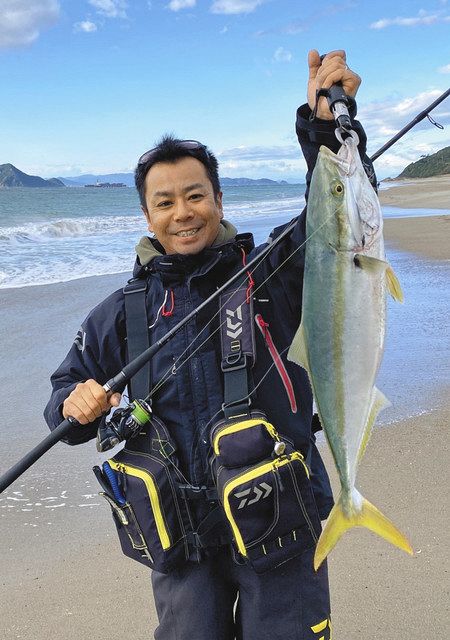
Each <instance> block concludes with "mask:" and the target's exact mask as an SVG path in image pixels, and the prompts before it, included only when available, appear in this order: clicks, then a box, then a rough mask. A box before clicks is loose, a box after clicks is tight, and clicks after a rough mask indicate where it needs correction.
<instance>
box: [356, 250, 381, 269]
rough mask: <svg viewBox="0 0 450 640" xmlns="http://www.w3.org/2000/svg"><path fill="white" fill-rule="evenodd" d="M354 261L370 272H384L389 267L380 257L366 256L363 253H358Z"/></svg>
mask: <svg viewBox="0 0 450 640" xmlns="http://www.w3.org/2000/svg"><path fill="white" fill-rule="evenodd" d="M354 263H355V264H356V266H357V267H359V268H360V269H364V271H368V272H369V273H384V272H385V271H386V269H387V268H388V267H389V265H388V263H387V262H385V261H384V260H380V259H379V258H373V257H372V256H366V255H364V254H363V253H356V254H355V258H354Z"/></svg>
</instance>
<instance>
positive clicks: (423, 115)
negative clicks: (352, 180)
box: [370, 89, 450, 162]
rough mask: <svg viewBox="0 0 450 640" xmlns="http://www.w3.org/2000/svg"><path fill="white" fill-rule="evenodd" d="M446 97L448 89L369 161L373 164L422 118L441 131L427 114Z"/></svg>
mask: <svg viewBox="0 0 450 640" xmlns="http://www.w3.org/2000/svg"><path fill="white" fill-rule="evenodd" d="M448 96H450V89H447V91H444V93H443V94H442V95H440V96H439V98H436V100H435V101H434V102H432V103H431V104H430V106H429V107H427V108H426V109H424V110H423V111H421V112H420V113H419V114H417V116H416V117H415V118H413V120H411V122H409V123H408V124H407V125H406V126H405V127H403V129H401V130H400V131H399V132H398V133H396V134H395V136H394V137H392V138H391V139H390V140H388V142H386V144H384V145H383V146H382V147H381V148H380V149H378V151H376V152H375V153H374V154H373V156H371V157H370V159H371V161H372V162H374V160H376V159H377V158H379V157H380V156H381V154H382V153H384V152H385V151H386V150H387V149H389V147H392V145H393V144H395V143H396V142H397V140H400V138H402V137H403V136H404V135H405V133H407V132H408V131H409V130H410V129H412V128H413V127H414V126H415V125H416V124H417V123H418V122H420V121H421V120H423V119H424V118H428V120H429V121H430V122H431V124H434V126H435V127H437V128H438V129H443V128H444V127H443V126H442V125H441V124H439V123H438V122H436V121H435V120H433V118H431V116H430V115H429V114H430V111H432V110H433V109H434V108H435V107H437V106H438V104H440V103H441V102H442V101H443V100H445V98H448Z"/></svg>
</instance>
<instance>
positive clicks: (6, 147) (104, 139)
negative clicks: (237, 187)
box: [0, 0, 450, 181]
mask: <svg viewBox="0 0 450 640" xmlns="http://www.w3.org/2000/svg"><path fill="white" fill-rule="evenodd" d="M310 48H317V49H318V50H319V51H320V52H321V53H323V52H326V51H330V50H332V49H336V48H344V49H345V50H346V51H347V59H348V63H349V65H350V66H351V67H352V68H353V69H355V70H356V71H357V72H358V73H359V74H360V75H361V77H362V78H363V84H362V86H361V88H360V91H359V94H358V105H359V114H360V119H361V121H362V122H363V125H364V126H365V128H366V130H367V133H368V136H369V151H372V152H374V151H375V150H376V149H377V148H378V147H379V146H381V144H383V143H384V142H385V141H386V140H387V139H388V138H389V137H390V136H391V135H393V133H395V132H396V131H397V130H398V129H399V128H401V127H402V126H403V125H404V124H406V123H407V122H408V121H409V120H411V119H412V118H413V117H414V116H415V115H416V114H417V113H418V112H419V111H421V110H422V109H423V108H424V107H425V106H427V105H428V104H429V103H430V102H432V101H433V100H434V99H435V98H436V97H437V96H438V95H439V94H440V93H442V92H443V91H444V90H445V89H447V88H448V86H449V85H450V1H449V0H430V1H416V0H404V1H400V2H395V1H394V2H393V1H392V0H390V1H387V0H379V1H377V2H364V1H361V0H359V1H358V0H343V1H341V2H340V1H339V0H337V2H333V3H327V2H323V3H311V2H310V3H307V2H304V1H303V0H299V1H292V0H291V1H288V0H152V1H151V2H150V1H147V0H1V1H0V84H1V86H2V90H3V91H2V93H3V99H2V104H1V107H0V114H1V117H0V139H1V147H0V164H1V163H4V162H12V163H13V164H14V165H16V166H17V167H19V168H20V169H22V170H23V171H26V172H27V173H32V174H37V175H42V176H44V177H52V176H57V175H61V176H70V175H79V174H81V173H110V172H119V171H132V170H133V168H134V165H135V162H136V160H137V158H138V156H139V155H140V154H141V153H142V152H144V151H145V150H146V149H148V148H150V147H152V146H153V144H154V142H155V140H157V139H158V138H159V137H160V136H161V134H162V133H164V132H167V131H171V132H174V133H175V134H177V135H178V136H180V137H183V138H194V139H199V140H201V141H203V142H205V143H207V144H208V145H209V146H210V147H211V148H212V150H213V151H215V152H216V153H217V155H218V158H219V161H220V164H221V175H222V176H229V177H238V176H247V177H270V178H275V179H287V180H289V181H298V180H303V178H304V173H305V163H304V161H303V159H302V158H301V155H300V151H299V148H298V145H297V141H296V137H295V130H294V121H295V111H296V108H297V106H299V105H300V104H301V103H303V102H304V101H305V92H306V82H307V75H308V73H307V63H306V59H307V53H308V50H309V49H310ZM433 116H434V117H435V118H436V119H437V120H438V121H439V122H441V123H443V124H446V125H447V126H446V128H445V130H444V131H439V130H438V129H436V128H435V127H433V126H432V125H430V124H429V123H428V121H425V123H426V124H422V125H419V126H418V127H417V128H416V129H414V130H413V131H412V132H411V133H409V134H408V135H407V137H406V138H405V139H404V140H403V141H402V142H400V143H398V144H397V145H396V146H395V147H394V148H393V149H392V151H389V152H387V153H386V154H385V156H383V157H382V158H380V160H378V161H377V165H376V168H377V171H378V174H379V176H380V177H386V176H387V175H397V174H398V173H399V172H400V171H401V169H403V168H404V166H406V164H408V163H409V162H411V161H413V160H416V159H417V158H418V157H419V156H420V155H422V154H425V153H430V152H434V151H437V150H438V149H440V148H442V147H444V146H447V145H450V99H447V100H446V101H445V102H444V103H443V104H442V105H441V107H440V108H438V109H437V110H436V111H435V112H434V113H433Z"/></svg>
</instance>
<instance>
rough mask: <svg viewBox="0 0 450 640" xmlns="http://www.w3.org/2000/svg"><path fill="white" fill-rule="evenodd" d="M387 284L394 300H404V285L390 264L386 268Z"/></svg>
mask: <svg viewBox="0 0 450 640" xmlns="http://www.w3.org/2000/svg"><path fill="white" fill-rule="evenodd" d="M386 286H387V288H388V291H389V293H390V294H391V296H392V297H393V298H394V300H397V301H398V302H403V300H404V298H403V291H402V287H401V285H400V282H399V280H398V278H397V276H396V275H395V273H394V270H393V268H392V267H390V266H388V268H387V269H386Z"/></svg>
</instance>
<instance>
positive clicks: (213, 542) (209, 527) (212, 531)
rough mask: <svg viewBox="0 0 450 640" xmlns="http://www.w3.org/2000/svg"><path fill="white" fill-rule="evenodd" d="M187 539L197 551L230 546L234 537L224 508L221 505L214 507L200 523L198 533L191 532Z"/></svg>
mask: <svg viewBox="0 0 450 640" xmlns="http://www.w3.org/2000/svg"><path fill="white" fill-rule="evenodd" d="M186 538H187V541H188V543H190V544H191V545H192V546H194V547H195V548H197V549H205V548H206V547H221V546H223V545H225V544H230V543H231V541H232V536H231V532H230V529H229V527H228V526H227V521H226V518H225V513H224V510H223V508H222V507H221V506H219V505H218V506H217V507H214V508H213V509H212V510H211V511H210V512H209V513H208V515H207V516H205V518H203V520H202V521H201V522H200V524H199V525H198V527H197V531H191V532H189V533H188V534H187V536H186Z"/></svg>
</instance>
